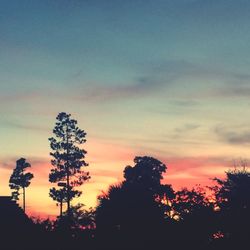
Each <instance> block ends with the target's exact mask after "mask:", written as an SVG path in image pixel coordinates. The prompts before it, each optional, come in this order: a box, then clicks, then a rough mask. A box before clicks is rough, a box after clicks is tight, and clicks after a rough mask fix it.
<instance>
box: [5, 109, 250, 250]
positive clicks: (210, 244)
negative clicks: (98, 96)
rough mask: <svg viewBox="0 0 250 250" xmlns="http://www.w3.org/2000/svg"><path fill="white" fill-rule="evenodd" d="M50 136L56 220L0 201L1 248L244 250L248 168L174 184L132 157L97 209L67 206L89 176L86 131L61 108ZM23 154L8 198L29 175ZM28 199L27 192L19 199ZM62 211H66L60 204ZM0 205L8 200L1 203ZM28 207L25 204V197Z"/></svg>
mask: <svg viewBox="0 0 250 250" xmlns="http://www.w3.org/2000/svg"><path fill="white" fill-rule="evenodd" d="M53 132H54V134H55V137H54V138H50V143H51V149H52V153H51V155H52V157H53V159H52V166H53V168H52V170H51V173H50V174H49V180H50V181H51V183H55V184H57V186H56V185H55V186H53V187H52V188H51V189H50V193H49V195H50V197H52V199H53V200H55V201H56V202H57V203H58V205H59V207H60V212H59V216H58V217H57V219H56V220H55V221H51V220H49V219H47V220H40V219H37V218H32V219H31V218H28V217H27V216H26V215H25V213H23V212H22V210H21V209H20V208H19V207H18V206H16V207H15V206H14V204H15V203H14V202H13V201H11V200H10V201H6V199H5V200H4V199H2V201H4V202H2V203H1V199H0V210H1V213H0V216H1V218H0V220H1V224H0V229H1V241H2V243H1V245H2V246H4V247H3V249H90V250H91V249H93V250H95V249H96V250H99V249H177V250H178V249H234V248H239V249H245V247H244V246H245V245H247V243H248V239H249V236H250V230H249V229H250V226H249V225H250V223H249V222H250V172H249V171H248V170H247V168H246V167H245V166H242V167H239V168H235V169H233V170H229V171H227V172H226V177H225V179H219V178H214V186H212V187H209V188H204V187H200V186H196V187H194V188H192V189H187V188H183V189H181V190H173V188H172V186H171V185H168V184H163V181H162V180H163V174H167V167H166V165H165V164H164V163H162V162H161V161H159V160H157V159H155V158H153V157H149V156H143V157H135V159H134V165H133V166H126V167H125V168H124V171H123V174H124V180H123V181H122V182H121V183H119V184H115V185H111V186H110V187H109V189H108V190H107V191H106V192H105V193H102V194H100V195H99V196H98V203H97V206H96V208H95V209H89V210H86V209H84V206H83V204H77V205H72V204H71V200H72V199H73V198H74V197H79V196H80V195H81V193H80V191H79V190H77V187H78V186H80V185H82V184H83V183H84V182H85V181H87V180H88V179H89V178H90V176H89V173H88V172H85V171H83V170H82V168H83V167H86V166H87V163H86V162H85V161H84V158H85V154H86V151H84V150H83V149H80V148H79V147H78V146H77V145H80V144H82V143H85V135H86V134H85V132H84V131H83V130H80V129H79V128H78V127H77V122H76V121H75V120H72V119H71V118H70V115H68V114H66V113H60V114H59V116H58V117H57V123H56V126H55V129H54V131H53ZM27 167H30V164H29V163H27V162H26V161H25V159H23V158H21V160H19V161H17V166H16V168H15V169H14V171H13V174H12V176H11V178H10V187H11V188H13V189H14V190H15V191H14V192H13V197H12V198H13V200H17V199H18V196H19V194H20V193H19V189H21V190H23V191H25V188H26V187H28V186H29V184H30V181H31V179H32V178H33V175H32V174H31V173H26V172H25V169H26V168H27ZM23 199H25V197H23ZM64 203H65V204H66V206H67V209H66V210H65V211H63V204H64ZM2 204H5V206H3V205H2ZM23 208H24V209H25V203H23Z"/></svg>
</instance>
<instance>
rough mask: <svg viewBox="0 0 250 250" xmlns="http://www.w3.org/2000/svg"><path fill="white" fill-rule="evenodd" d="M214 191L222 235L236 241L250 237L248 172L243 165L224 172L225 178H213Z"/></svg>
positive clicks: (249, 182) (249, 181) (249, 185)
mask: <svg viewBox="0 0 250 250" xmlns="http://www.w3.org/2000/svg"><path fill="white" fill-rule="evenodd" d="M214 180H215V181H216V183H217V185H216V186H214V187H213V188H212V189H213V191H214V193H215V197H216V201H217V206H218V208H219V213H220V229H221V231H222V232H223V234H224V236H225V237H227V238H229V239H232V240H237V241H243V240H247V239H249V237H250V233H249V230H248V228H249V223H250V214H249V211H250V196H249V193H250V172H249V171H248V170H247V169H246V167H245V166H243V168H242V169H236V168H235V169H234V170H229V171H227V172H226V178H225V179H219V178H215V179H214Z"/></svg>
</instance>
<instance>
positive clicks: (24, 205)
mask: <svg viewBox="0 0 250 250" xmlns="http://www.w3.org/2000/svg"><path fill="white" fill-rule="evenodd" d="M25 207H26V204H25V187H23V211H24V213H25Z"/></svg>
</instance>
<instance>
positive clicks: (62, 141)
mask: <svg viewBox="0 0 250 250" xmlns="http://www.w3.org/2000/svg"><path fill="white" fill-rule="evenodd" d="M56 120H57V121H56V125H55V127H54V129H53V133H54V137H51V138H49V141H50V147H51V149H52V152H51V153H50V155H51V156H52V157H53V159H52V160H51V164H52V166H53V168H52V169H51V172H50V174H49V181H50V182H52V183H57V185H58V186H59V187H61V188H58V189H55V188H54V189H53V188H51V189H50V194H51V195H50V196H51V197H52V198H53V199H54V200H56V201H60V203H61V205H62V202H64V201H66V203H67V214H68V216H70V202H71V200H72V199H73V198H75V197H79V196H80V195H81V193H82V192H81V191H79V190H77V189H76V187H77V186H81V185H82V184H83V183H84V182H85V181H87V180H88V179H89V178H90V175H89V172H85V171H83V167H86V166H88V164H87V163H86V162H85V160H84V158H85V154H86V153H87V152H86V151H85V150H84V149H82V148H80V145H81V144H83V143H85V142H86V139H85V136H86V133H85V131H84V130H81V129H80V128H79V127H78V126H77V121H76V120H74V119H72V118H71V115H70V114H67V113H65V112H61V113H59V114H58V116H57V117H56ZM56 190H57V191H56ZM57 195H58V197H55V196H57ZM59 196H60V197H59Z"/></svg>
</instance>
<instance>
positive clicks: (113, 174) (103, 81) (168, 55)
mask: <svg viewBox="0 0 250 250" xmlns="http://www.w3.org/2000/svg"><path fill="white" fill-rule="evenodd" d="M249 12H250V1H248V0H175V1H173V0H126V1H124V0H106V1H103V0H43V1H38V0H32V1H31V0H29V1H28V0H22V1H19V0H12V1H9V0H1V1H0V138H1V143H0V195H10V189H9V187H8V180H9V176H10V174H11V172H12V170H13V168H14V167H15V161H16V160H17V159H18V158H20V157H24V158H26V159H27V161H28V162H30V163H31V165H32V167H31V169H30V171H32V172H33V173H34V175H35V178H34V179H33V181H32V184H31V186H30V187H29V188H28V189H27V206H28V211H29V213H30V214H33V215H36V216H48V215H52V216H53V215H57V214H58V212H59V211H58V210H59V208H58V207H56V205H55V202H53V201H52V200H51V199H50V198H49V197H48V192H49V188H50V187H51V184H50V183H49V182H48V174H49V171H50V169H51V164H50V160H51V157H50V155H49V153H50V148H49V141H48V138H49V137H51V136H52V135H53V134H52V130H53V127H54V125H55V119H56V116H57V114H58V113H59V112H62V111H64V112H67V113H70V114H72V117H73V118H74V119H76V120H77V121H78V125H79V127H80V128H82V129H84V130H85V131H86V133H87V137H86V139H87V142H86V143H85V144H84V145H83V148H84V149H86V150H87V152H88V154H87V156H86V161H87V162H88V163H89V166H88V167H87V168H86V170H87V171H89V172H90V175H91V177H92V178H91V180H90V181H89V182H88V183H86V184H84V186H83V187H82V190H83V195H82V197H81V198H80V200H79V201H80V202H82V203H84V204H85V205H86V208H88V207H90V206H95V205H96V202H97V199H96V197H97V195H99V194H101V192H102V191H105V190H107V188H108V186H109V185H110V184H114V183H118V182H119V181H121V180H122V179H123V169H124V167H125V166H127V165H131V164H133V159H134V157H135V156H143V155H149V156H153V157H156V158H158V159H160V160H161V161H163V162H164V163H165V164H166V165H167V167H168V170H167V172H166V174H165V178H164V182H165V183H170V184H172V185H173V187H174V188H176V189H178V188H181V187H184V186H187V187H191V186H194V185H195V184H202V185H207V183H210V182H211V178H213V177H215V176H219V177H220V176H223V175H224V172H225V171H226V170H227V169H228V168H230V167H232V165H233V161H234V160H235V159H239V158H242V159H246V160H247V161H248V158H249V148H250V147H249V146H250V127H249V124H250V99H249V97H250V73H249V67H250V33H249V30H250V20H249V19H250V17H249Z"/></svg>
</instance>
